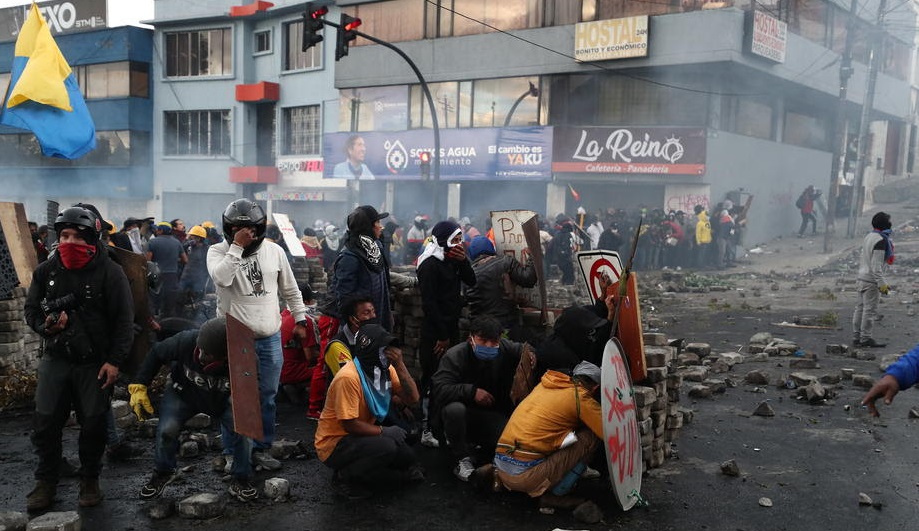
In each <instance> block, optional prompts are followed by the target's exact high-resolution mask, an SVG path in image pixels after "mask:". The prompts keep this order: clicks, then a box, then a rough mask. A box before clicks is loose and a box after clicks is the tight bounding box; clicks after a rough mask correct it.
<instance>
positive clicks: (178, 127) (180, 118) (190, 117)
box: [163, 110, 230, 156]
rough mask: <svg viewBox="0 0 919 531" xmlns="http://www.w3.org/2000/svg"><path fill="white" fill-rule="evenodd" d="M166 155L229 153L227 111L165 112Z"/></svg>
mask: <svg viewBox="0 0 919 531" xmlns="http://www.w3.org/2000/svg"><path fill="white" fill-rule="evenodd" d="M164 119H165V128H164V133H163V134H164V138H163V146H164V147H163V151H164V154H165V155H203V156H217V155H229V154H230V111H228V110H223V111H166V112H165V113H164Z"/></svg>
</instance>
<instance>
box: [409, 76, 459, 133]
mask: <svg viewBox="0 0 919 531" xmlns="http://www.w3.org/2000/svg"><path fill="white" fill-rule="evenodd" d="M428 89H429V90H430V91H431V99H433V100H434V110H435V111H436V112H437V125H439V126H440V127H445V128H454V127H472V82H471V81H461V82H455V81H449V82H446V83H430V84H428ZM410 99H411V101H412V119H411V122H410V123H409V128H411V129H414V128H419V127H431V126H432V125H433V122H432V120H431V110H430V108H429V106H428V101H427V99H425V97H424V92H423V91H422V90H421V85H412V89H411V94H410Z"/></svg>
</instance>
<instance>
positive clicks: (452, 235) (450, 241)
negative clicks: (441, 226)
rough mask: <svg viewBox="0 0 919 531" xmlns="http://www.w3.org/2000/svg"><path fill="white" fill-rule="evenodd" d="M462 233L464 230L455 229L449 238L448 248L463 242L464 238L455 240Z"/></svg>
mask: <svg viewBox="0 0 919 531" xmlns="http://www.w3.org/2000/svg"><path fill="white" fill-rule="evenodd" d="M462 235H463V231H462V230H461V229H456V230H455V231H453V234H451V235H450V237H449V238H448V239H447V248H448V249H450V248H452V247H456V246H457V245H462V243H463V239H462V238H459V240H457V241H456V243H454V242H453V239H454V238H456V237H457V236H462Z"/></svg>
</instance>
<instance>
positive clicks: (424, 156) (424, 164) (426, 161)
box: [418, 151, 431, 181]
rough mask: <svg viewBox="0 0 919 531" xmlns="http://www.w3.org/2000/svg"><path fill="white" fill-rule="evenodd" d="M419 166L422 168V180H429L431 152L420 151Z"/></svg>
mask: <svg viewBox="0 0 919 531" xmlns="http://www.w3.org/2000/svg"><path fill="white" fill-rule="evenodd" d="M418 161H419V162H418V167H419V168H420V169H421V180H422V181H427V180H428V179H430V178H431V152H430V151H422V152H420V153H418Z"/></svg>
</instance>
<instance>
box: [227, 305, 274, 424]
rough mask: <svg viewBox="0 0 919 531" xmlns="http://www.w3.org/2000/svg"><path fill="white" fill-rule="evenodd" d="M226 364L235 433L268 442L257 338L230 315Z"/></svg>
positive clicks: (228, 319) (228, 316)
mask: <svg viewBox="0 0 919 531" xmlns="http://www.w3.org/2000/svg"><path fill="white" fill-rule="evenodd" d="M227 362H228V363H229V366H230V396H231V399H232V402H233V429H234V431H236V433H238V434H240V435H245V436H246V437H250V438H252V439H253V440H256V441H260V440H262V439H264V438H265V430H264V428H263V426H262V406H261V401H260V399H259V393H258V356H256V354H255V334H253V333H252V330H250V329H249V327H248V326H246V325H244V324H243V323H242V322H241V321H239V320H238V319H236V318H235V317H233V316H232V315H230V314H227Z"/></svg>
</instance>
